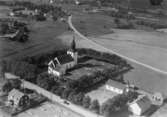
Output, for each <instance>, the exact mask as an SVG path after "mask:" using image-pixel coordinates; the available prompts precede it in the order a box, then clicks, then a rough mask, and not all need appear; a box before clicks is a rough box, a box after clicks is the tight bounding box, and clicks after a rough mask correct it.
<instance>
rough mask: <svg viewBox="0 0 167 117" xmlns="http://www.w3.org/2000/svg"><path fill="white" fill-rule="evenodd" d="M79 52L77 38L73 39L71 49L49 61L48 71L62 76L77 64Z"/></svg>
mask: <svg viewBox="0 0 167 117" xmlns="http://www.w3.org/2000/svg"><path fill="white" fill-rule="evenodd" d="M77 59H78V53H77V51H76V48H75V40H73V41H72V44H71V49H70V50H68V51H67V54H65V55H61V56H57V57H55V58H54V60H51V61H50V62H49V63H48V73H49V74H52V75H54V76H58V77H60V76H61V75H64V74H65V73H66V71H67V70H68V69H71V68H73V67H74V66H75V65H77V62H78V61H77Z"/></svg>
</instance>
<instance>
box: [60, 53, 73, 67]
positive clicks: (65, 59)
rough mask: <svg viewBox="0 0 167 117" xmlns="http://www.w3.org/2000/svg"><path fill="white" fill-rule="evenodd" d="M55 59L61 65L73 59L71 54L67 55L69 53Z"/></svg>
mask: <svg viewBox="0 0 167 117" xmlns="http://www.w3.org/2000/svg"><path fill="white" fill-rule="evenodd" d="M57 59H58V61H59V62H60V64H62V65H63V64H66V63H68V62H71V61H74V59H73V58H72V56H71V55H69V54H66V55H62V56H58V57H57Z"/></svg>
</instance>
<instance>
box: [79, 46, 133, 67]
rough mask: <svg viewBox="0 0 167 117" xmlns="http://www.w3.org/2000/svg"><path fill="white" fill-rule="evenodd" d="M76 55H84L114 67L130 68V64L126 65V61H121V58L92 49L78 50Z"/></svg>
mask: <svg viewBox="0 0 167 117" xmlns="http://www.w3.org/2000/svg"><path fill="white" fill-rule="evenodd" d="M78 54H79V55H86V56H88V57H92V58H95V59H98V60H102V61H105V62H108V63H111V64H114V65H118V66H120V67H130V64H128V63H127V61H126V60H124V59H122V58H121V57H119V56H117V55H115V54H110V53H105V52H99V51H96V50H93V49H86V48H81V49H78Z"/></svg>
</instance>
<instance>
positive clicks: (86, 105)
mask: <svg viewBox="0 0 167 117" xmlns="http://www.w3.org/2000/svg"><path fill="white" fill-rule="evenodd" d="M90 103H91V98H90V97H89V96H84V97H83V100H82V105H83V107H84V108H89V106H90Z"/></svg>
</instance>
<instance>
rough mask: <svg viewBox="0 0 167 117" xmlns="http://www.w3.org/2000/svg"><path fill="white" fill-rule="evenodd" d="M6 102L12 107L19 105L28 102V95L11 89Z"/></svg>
mask: <svg viewBox="0 0 167 117" xmlns="http://www.w3.org/2000/svg"><path fill="white" fill-rule="evenodd" d="M8 104H9V105H10V106H13V107H21V106H25V105H28V104H29V97H28V96H27V95H26V94H24V93H23V92H20V91H19V90H17V89H13V90H11V91H10V92H9V94H8Z"/></svg>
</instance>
